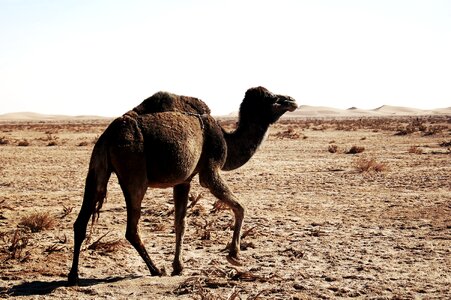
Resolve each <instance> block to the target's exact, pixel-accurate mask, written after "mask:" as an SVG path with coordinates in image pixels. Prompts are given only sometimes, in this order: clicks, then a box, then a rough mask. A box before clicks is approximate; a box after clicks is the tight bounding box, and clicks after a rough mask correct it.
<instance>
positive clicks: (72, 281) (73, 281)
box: [67, 273, 80, 286]
mask: <svg viewBox="0 0 451 300" xmlns="http://www.w3.org/2000/svg"><path fill="white" fill-rule="evenodd" d="M79 283H80V278H78V274H72V273H69V276H68V278H67V285H68V286H75V285H78V284H79Z"/></svg>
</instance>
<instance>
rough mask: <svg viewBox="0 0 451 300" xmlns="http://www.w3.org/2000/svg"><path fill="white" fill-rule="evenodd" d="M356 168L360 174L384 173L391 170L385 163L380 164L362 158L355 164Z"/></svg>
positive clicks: (372, 159)
mask: <svg viewBox="0 0 451 300" xmlns="http://www.w3.org/2000/svg"><path fill="white" fill-rule="evenodd" d="M354 167H355V168H356V170H357V171H359V172H360V173H371V172H384V171H388V170H389V168H388V166H387V165H386V164H385V163H379V162H377V161H376V160H375V159H374V158H364V157H361V158H359V159H357V160H356V161H355V163H354Z"/></svg>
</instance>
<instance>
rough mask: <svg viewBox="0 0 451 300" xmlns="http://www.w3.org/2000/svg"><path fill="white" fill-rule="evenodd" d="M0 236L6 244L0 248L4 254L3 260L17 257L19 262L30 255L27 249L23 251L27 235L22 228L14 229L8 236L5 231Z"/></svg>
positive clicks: (26, 243) (27, 239)
mask: <svg viewBox="0 0 451 300" xmlns="http://www.w3.org/2000/svg"><path fill="white" fill-rule="evenodd" d="M0 237H1V239H2V240H3V242H4V243H5V244H6V245H7V246H6V247H4V248H3V249H1V252H2V253H4V254H6V259H5V260H9V259H17V260H18V261H20V262H24V261H26V260H27V259H28V258H29V257H30V253H29V252H28V251H26V252H24V249H25V247H26V246H27V245H28V241H29V238H28V235H27V233H26V232H25V231H24V230H22V229H16V230H15V231H14V232H13V233H12V235H10V236H9V237H8V234H7V233H3V234H2V235H1V236H0Z"/></svg>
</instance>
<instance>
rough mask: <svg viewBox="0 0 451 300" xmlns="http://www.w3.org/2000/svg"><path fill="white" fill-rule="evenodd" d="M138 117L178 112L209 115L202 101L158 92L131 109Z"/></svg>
mask: <svg viewBox="0 0 451 300" xmlns="http://www.w3.org/2000/svg"><path fill="white" fill-rule="evenodd" d="M133 111H134V112H136V113H137V114H138V115H145V114H151V113H159V112H168V111H179V112H187V113H192V114H199V115H204V114H210V108H209V107H208V106H207V104H205V102H203V101H202V100H200V99H198V98H194V97H188V96H181V95H175V94H171V93H168V92H158V93H156V94H154V95H152V96H150V97H149V98H147V99H146V100H144V101H143V102H142V103H141V104H140V105H138V106H136V107H135V108H134V109H133Z"/></svg>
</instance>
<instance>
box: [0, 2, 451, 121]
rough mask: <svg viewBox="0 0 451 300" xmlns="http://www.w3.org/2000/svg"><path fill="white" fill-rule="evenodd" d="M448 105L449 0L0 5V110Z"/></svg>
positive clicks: (227, 110) (110, 113)
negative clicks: (263, 95)
mask: <svg viewBox="0 0 451 300" xmlns="http://www.w3.org/2000/svg"><path fill="white" fill-rule="evenodd" d="M258 85H262V86H265V87H266V88H268V89H269V90H271V91H273V92H275V93H280V94H286V95H290V96H292V97H294V98H295V99H296V100H297V101H298V103H299V104H301V105H302V104H305V105H314V106H330V107H336V108H343V109H345V108H349V107H352V106H356V107H359V108H364V109H370V108H376V107H378V106H381V105H384V104H386V105H397V106H410V107H416V108H424V109H429V108H444V107H449V106H451V1H449V0H443V1H440V0H405V1H403V0H373V1H370V0H355V1H351V0H330V1H326V0H297V1H287V0H277V1H274V0H273V1H264V0H260V1H246V0H238V1H235V0H227V1H219V0H218V1H211V0H210V1H200V0H199V1H196V0H193V1H181V0H179V1H175V0H166V1H144V0H142V1H137V0H128V1H115V0H0V114H3V113H8V112H18V111H33V112H39V113H46V114H69V115H80V114H93V115H102V116H118V115H121V114H122V113H124V112H126V111H127V110H129V109H131V108H133V107H134V106H136V105H138V104H139V103H140V102H141V101H142V100H144V99H145V98H147V97H149V96H151V95H152V94H154V93H155V92H157V91H160V90H166V91H170V92H173V93H178V94H183V95H187V96H195V97H198V98H201V99H202V100H204V101H205V102H206V103H207V104H208V105H209V106H210V108H211V109H212V111H213V114H216V115H220V114H227V113H230V112H232V111H237V110H238V106H239V104H240V102H241V100H242V99H243V96H244V93H245V91H246V90H247V89H248V88H250V87H253V86H258Z"/></svg>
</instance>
